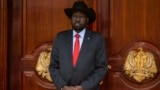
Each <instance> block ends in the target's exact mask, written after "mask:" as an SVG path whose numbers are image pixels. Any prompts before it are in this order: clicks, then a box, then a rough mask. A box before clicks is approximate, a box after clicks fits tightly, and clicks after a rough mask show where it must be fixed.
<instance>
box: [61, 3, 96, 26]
mask: <svg viewBox="0 0 160 90" xmlns="http://www.w3.org/2000/svg"><path fill="white" fill-rule="evenodd" d="M75 11H82V12H84V13H85V14H86V15H87V16H88V17H89V21H88V24H91V23H92V22H94V21H95V19H96V13H95V11H94V10H93V9H92V8H88V6H87V5H86V4H85V3H84V1H76V2H75V3H74V4H73V6H72V8H65V9H64V12H65V13H66V15H67V16H68V17H69V18H70V19H71V17H72V14H73V13H74V12H75Z"/></svg>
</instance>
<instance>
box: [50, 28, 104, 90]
mask: <svg viewBox="0 0 160 90" xmlns="http://www.w3.org/2000/svg"><path fill="white" fill-rule="evenodd" d="M72 33H73V31H72V30H67V31H63V32H61V33H59V34H58V35H57V37H56V38H55V40H54V44H53V49H52V53H51V62H50V67H49V70H50V73H51V78H52V79H53V81H54V83H55V85H56V87H57V89H58V90H60V88H61V87H63V86H64V85H72V86H74V85H82V86H83V88H84V90H98V87H99V83H100V81H101V80H102V79H103V78H104V76H105V74H106V72H107V62H106V61H107V59H106V49H105V42H104V38H103V37H102V36H101V35H100V34H98V33H95V32H93V31H91V30H86V33H85V36H84V40H83V43H82V46H81V51H80V54H79V57H78V61H77V64H76V67H73V65H72V47H73V46H72V45H73V44H72V43H73V42H72V38H73V34H72Z"/></svg>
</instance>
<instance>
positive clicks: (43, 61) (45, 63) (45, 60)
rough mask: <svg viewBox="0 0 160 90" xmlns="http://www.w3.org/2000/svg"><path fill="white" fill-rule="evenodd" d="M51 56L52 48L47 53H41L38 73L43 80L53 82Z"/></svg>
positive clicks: (37, 68)
mask: <svg viewBox="0 0 160 90" xmlns="http://www.w3.org/2000/svg"><path fill="white" fill-rule="evenodd" d="M50 56H51V48H49V49H48V50H47V51H43V52H41V53H40V55H39V58H38V61H37V65H36V71H37V72H38V75H41V76H42V78H45V79H47V80H48V81H50V82H52V79H51V77H50V72H49V64H50Z"/></svg>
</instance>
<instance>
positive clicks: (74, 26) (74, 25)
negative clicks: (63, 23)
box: [72, 22, 85, 32]
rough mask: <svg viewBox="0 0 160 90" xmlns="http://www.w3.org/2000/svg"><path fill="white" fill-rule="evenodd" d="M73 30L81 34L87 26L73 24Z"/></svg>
mask: <svg viewBox="0 0 160 90" xmlns="http://www.w3.org/2000/svg"><path fill="white" fill-rule="evenodd" d="M72 28H73V29H74V30H76V31H77V32H80V31H82V30H83V29H84V28H85V25H83V24H80V23H78V22H77V23H73V24H72Z"/></svg>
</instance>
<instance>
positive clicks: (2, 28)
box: [0, 0, 7, 90]
mask: <svg viewBox="0 0 160 90" xmlns="http://www.w3.org/2000/svg"><path fill="white" fill-rule="evenodd" d="M0 71H1V72H0V90H7V0H1V1H0Z"/></svg>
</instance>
